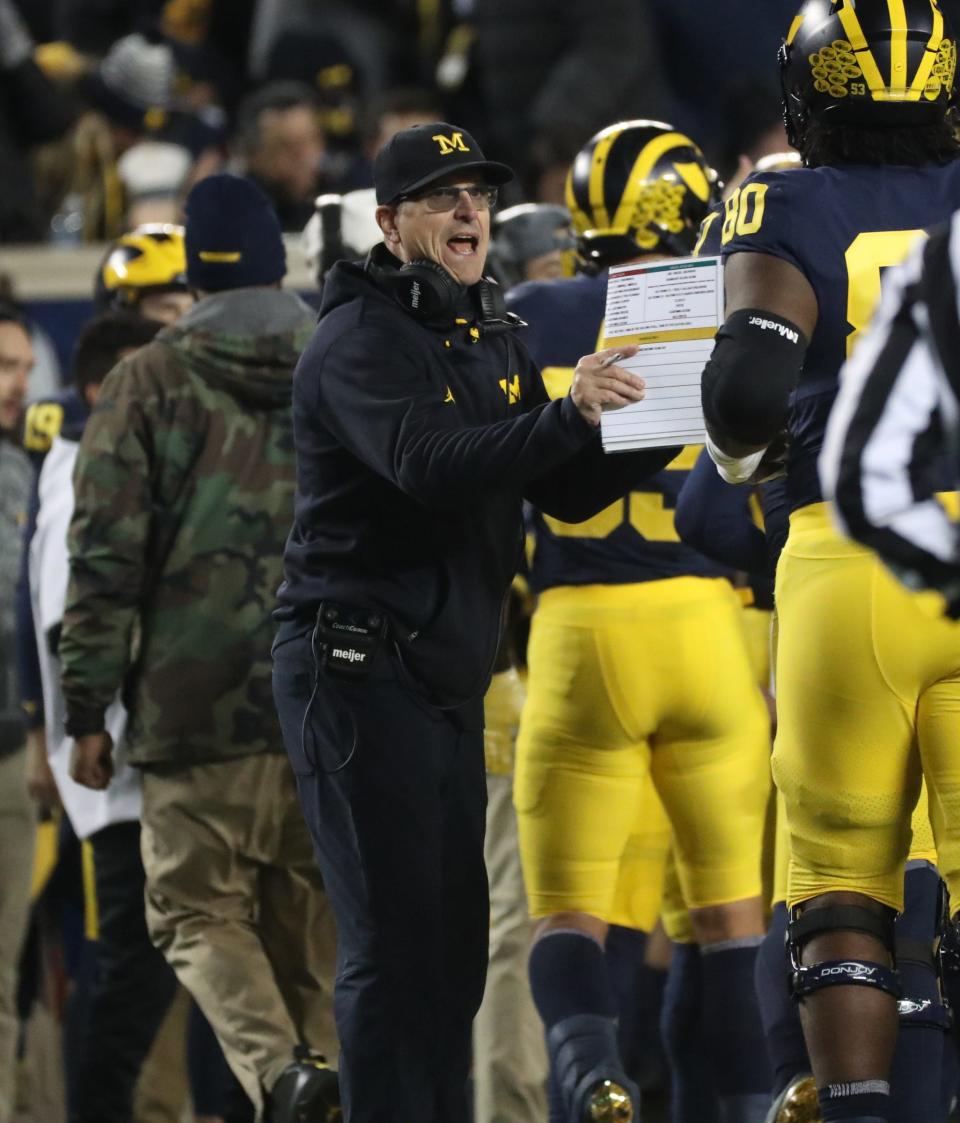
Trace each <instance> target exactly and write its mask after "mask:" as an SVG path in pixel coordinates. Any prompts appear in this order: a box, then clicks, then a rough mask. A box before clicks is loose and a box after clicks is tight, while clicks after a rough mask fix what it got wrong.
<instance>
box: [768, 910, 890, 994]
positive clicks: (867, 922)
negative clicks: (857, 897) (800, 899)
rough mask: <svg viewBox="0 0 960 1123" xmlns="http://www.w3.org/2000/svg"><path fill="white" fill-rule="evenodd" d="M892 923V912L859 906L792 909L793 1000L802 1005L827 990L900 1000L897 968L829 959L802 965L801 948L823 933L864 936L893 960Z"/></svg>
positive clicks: (789, 928) (789, 935)
mask: <svg viewBox="0 0 960 1123" xmlns="http://www.w3.org/2000/svg"><path fill="white" fill-rule="evenodd" d="M893 921H894V914H893V912H892V910H887V911H886V912H884V913H883V914H880V913H876V912H872V911H871V910H870V909H867V908H864V907H863V906H862V905H829V906H827V907H826V908H822V909H808V910H807V911H806V912H801V911H800V910H799V908H794V909H793V910H792V911H791V915H790V923H789V925H788V926H787V947H788V949H789V952H790V972H791V975H790V988H791V991H792V993H793V996H794V998H796V999H797V1000H798V1001H802V1000H803V999H804V998H806V997H807V995H809V994H814V993H815V992H816V991H818V990H823V989H824V988H826V987H833V986H863V987H870V988H871V989H873V990H882V991H885V992H886V993H887V994H890V995H892V996H893V997H894V998H896V999H898V1000H899V999H900V997H901V987H900V976H899V975H898V974H897V970H896V967H887V966H886V965H885V964H883V963H872V962H870V961H869V960H862V959H831V960H826V961H825V962H823V963H814V964H811V965H810V966H804V965H803V963H802V962H801V954H802V952H803V948H804V945H805V944H806V943H807V942H808V941H809V940H812V939H813V938H814V936H820V935H823V934H824V933H825V932H863V933H865V934H866V935H868V936H872V937H873V938H874V939H875V940H879V941H880V943H882V944H883V946H884V947H885V948H886V949H887V950H888V951H889V952H890V955H891V957H892V958H894V960H895V959H896V948H895V941H894V932H893Z"/></svg>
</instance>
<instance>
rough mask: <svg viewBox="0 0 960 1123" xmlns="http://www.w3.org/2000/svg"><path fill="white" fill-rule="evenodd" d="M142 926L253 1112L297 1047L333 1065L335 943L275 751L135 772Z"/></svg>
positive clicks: (285, 770) (287, 775) (289, 781)
mask: <svg viewBox="0 0 960 1123" xmlns="http://www.w3.org/2000/svg"><path fill="white" fill-rule="evenodd" d="M143 804H144V806H143V833H142V836H141V838H142V841H141V846H142V850H143V865H144V868H145V870H146V874H147V925H148V927H149V930H150V937H151V939H152V940H153V942H154V943H155V944H156V945H157V947H158V948H160V950H161V951H162V952H163V953H164V955H165V956H166V957H167V960H168V961H169V963H170V965H171V966H172V967H173V969H174V970H175V971H176V973H177V976H178V978H179V979H180V981H181V982H182V983H183V985H184V986H185V987H186V988H187V990H189V991H190V993H191V994H192V995H193V996H194V998H195V999H196V1000H197V1003H198V1004H199V1006H200V1008H201V1009H202V1010H203V1012H204V1014H205V1015H206V1017H207V1020H208V1021H209V1022H210V1024H211V1026H212V1027H213V1029H214V1032H215V1033H216V1035H217V1037H218V1038H219V1040H220V1044H221V1046H222V1047H223V1052H224V1055H225V1057H226V1059H227V1063H228V1064H229V1065H230V1067H231V1068H232V1069H233V1071H234V1073H236V1076H237V1079H238V1080H239V1081H240V1083H241V1084H242V1085H243V1088H244V1090H245V1091H246V1093H247V1095H248V1096H249V1097H250V1099H251V1100H252V1101H253V1104H254V1106H255V1108H256V1110H257V1117H258V1119H259V1118H261V1117H262V1113H263V1106H264V1094H265V1092H266V1091H269V1089H270V1088H271V1087H272V1086H273V1084H274V1083H275V1082H276V1080H277V1078H278V1077H279V1076H280V1073H281V1072H282V1071H283V1069H284V1068H285V1067H286V1065H288V1064H289V1063H290V1062H291V1061H292V1060H293V1051H294V1047H295V1046H296V1045H297V1044H298V1043H299V1042H304V1043H306V1044H307V1045H309V1046H310V1047H311V1048H312V1049H314V1050H316V1051H317V1052H321V1053H323V1054H324V1055H325V1056H326V1057H327V1059H328V1060H329V1061H330V1062H331V1064H334V1065H335V1064H336V1057H337V1042H336V1031H335V1029H334V1023H333V978H334V971H335V959H336V937H335V930H334V923H333V915H332V912H331V910H330V908H329V905H328V903H327V898H326V895H325V893H324V890H323V884H322V881H321V879H320V872H319V870H318V869H317V866H316V863H315V862H314V858H313V849H312V845H311V842H310V836H309V834H308V832H307V828H306V825H305V824H304V821H303V816H302V814H301V811H300V805H299V803H298V802H297V794H296V789H295V787H294V782H293V774H292V772H291V770H290V765H289V763H288V761H287V758H286V756H281V755H272V754H269V755H268V754H264V755H260V756H252V757H242V758H240V759H237V760H230V761H224V762H219V763H215V764H203V765H195V766H193V767H188V768H182V769H176V770H162V771H148V772H144V777H143Z"/></svg>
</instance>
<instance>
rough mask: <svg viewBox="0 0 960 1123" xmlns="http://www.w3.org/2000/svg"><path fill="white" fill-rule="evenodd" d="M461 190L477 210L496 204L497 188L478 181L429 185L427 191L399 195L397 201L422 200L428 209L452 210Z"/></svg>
mask: <svg viewBox="0 0 960 1123" xmlns="http://www.w3.org/2000/svg"><path fill="white" fill-rule="evenodd" d="M463 191H466V193H467V194H468V195H469V196H470V202H471V203H473V205H474V206H475V207H476V208H477V210H478V211H487V210H492V209H493V207H495V206H496V205H497V195H498V191H497V188H496V187H483V186H481V185H480V184H478V183H471V184H470V185H469V186H467V187H431V188H430V190H429V191H422V192H418V193H417V194H416V195H401V196H400V198H399V199H398V202H401V203H403V202H405V201H407V200H412V201H422V202H423V203H424V204H425V205H426V208H427V210H428V211H434V212H440V211H452V210H453V209H454V207H456V206H457V204H458V203H459V202H460V195H461V193H462V192H463Z"/></svg>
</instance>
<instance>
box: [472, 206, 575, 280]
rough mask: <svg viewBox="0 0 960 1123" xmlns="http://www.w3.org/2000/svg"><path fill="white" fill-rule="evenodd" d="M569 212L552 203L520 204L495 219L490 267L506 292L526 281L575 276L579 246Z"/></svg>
mask: <svg viewBox="0 0 960 1123" xmlns="http://www.w3.org/2000/svg"><path fill="white" fill-rule="evenodd" d="M570 221H571V220H570V212H569V211H568V210H567V208H566V207H558V206H556V205H554V204H553V203H519V204H518V205H517V206H515V207H507V209H506V210H505V211H500V212H499V214H497V216H496V217H495V218H494V220H493V225H492V227H491V230H490V254H489V257H488V259H487V263H488V266H489V268H490V269H491V271H492V273H493V275H494V276H495V277H496V279H497V280H498V281H499V282H500V284H501V285H503V287H504V290H507V289H511V288H513V286H514V285H519V284H521V283H522V282H523V281H555V280H557V279H559V278H560V277H572V276H573V274H574V272H575V265H576V244H575V242H574V240H573V230H572V229H571V226H570Z"/></svg>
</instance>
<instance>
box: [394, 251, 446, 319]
mask: <svg viewBox="0 0 960 1123" xmlns="http://www.w3.org/2000/svg"><path fill="white" fill-rule="evenodd" d="M386 281H387V284H388V285H389V287H390V290H391V291H392V293H393V295H394V299H395V300H396V301H397V302H398V303H399V304H400V306H401V307H402V308H403V309H404V311H406V312H409V313H410V315H411V316H415V317H416V318H417V319H418V320H431V321H434V320H452V319H453V316H454V311H455V309H456V305H457V299H458V297H459V296H460V295H461V294H462V292H463V287H462V286H461V285H459V284H457V282H456V281H455V280H454V279H453V278H452V277H451V276H450V274H449V273H448V272H447V271H446V269H444V268H443V266H442V265H438V264H437V263H436V262H435V261H410V262H408V263H407V264H406V265H404V266H403V268H402V269H397V270H396V271H395V272H391V273H388V274H387V275H386Z"/></svg>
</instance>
